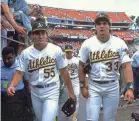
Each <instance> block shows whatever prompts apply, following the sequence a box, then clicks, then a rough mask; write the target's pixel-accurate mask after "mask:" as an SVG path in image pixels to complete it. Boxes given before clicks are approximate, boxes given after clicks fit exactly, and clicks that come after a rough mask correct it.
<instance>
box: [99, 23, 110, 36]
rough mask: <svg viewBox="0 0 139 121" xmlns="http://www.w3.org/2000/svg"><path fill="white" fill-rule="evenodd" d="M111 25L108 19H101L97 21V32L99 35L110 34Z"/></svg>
mask: <svg viewBox="0 0 139 121" xmlns="http://www.w3.org/2000/svg"><path fill="white" fill-rule="evenodd" d="M109 31H110V26H109V23H108V22H107V21H99V22H97V23H96V32H97V35H98V36H101V35H109V33H110V32H109Z"/></svg>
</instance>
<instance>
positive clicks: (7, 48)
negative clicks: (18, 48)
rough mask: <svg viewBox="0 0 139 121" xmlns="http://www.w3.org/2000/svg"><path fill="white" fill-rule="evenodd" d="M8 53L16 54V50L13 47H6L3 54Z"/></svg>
mask: <svg viewBox="0 0 139 121" xmlns="http://www.w3.org/2000/svg"><path fill="white" fill-rule="evenodd" d="M8 54H13V55H15V51H14V48H13V47H4V48H3V50H2V56H4V55H8Z"/></svg>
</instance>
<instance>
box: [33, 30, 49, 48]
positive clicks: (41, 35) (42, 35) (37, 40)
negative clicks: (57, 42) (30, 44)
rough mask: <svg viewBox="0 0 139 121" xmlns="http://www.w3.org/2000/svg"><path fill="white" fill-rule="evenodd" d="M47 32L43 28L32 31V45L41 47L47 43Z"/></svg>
mask: <svg viewBox="0 0 139 121" xmlns="http://www.w3.org/2000/svg"><path fill="white" fill-rule="evenodd" d="M47 39H48V34H47V32H46V31H44V30H39V31H35V32H33V41H34V45H36V46H39V47H42V46H45V45H46V44H47Z"/></svg>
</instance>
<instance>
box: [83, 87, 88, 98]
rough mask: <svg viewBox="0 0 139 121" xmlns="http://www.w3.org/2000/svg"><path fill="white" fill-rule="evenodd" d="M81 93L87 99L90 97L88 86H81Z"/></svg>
mask: <svg viewBox="0 0 139 121" xmlns="http://www.w3.org/2000/svg"><path fill="white" fill-rule="evenodd" d="M81 93H82V96H83V97H84V98H86V99H87V98H89V96H90V95H89V92H88V88H87V87H83V88H81Z"/></svg>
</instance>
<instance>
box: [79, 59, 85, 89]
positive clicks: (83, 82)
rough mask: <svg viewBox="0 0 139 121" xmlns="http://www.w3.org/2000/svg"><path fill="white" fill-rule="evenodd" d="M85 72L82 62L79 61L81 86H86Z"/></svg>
mask: <svg viewBox="0 0 139 121" xmlns="http://www.w3.org/2000/svg"><path fill="white" fill-rule="evenodd" d="M85 77H86V74H85V73H84V63H83V62H81V61H79V80H80V86H81V88H84V87H86V79H85Z"/></svg>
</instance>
